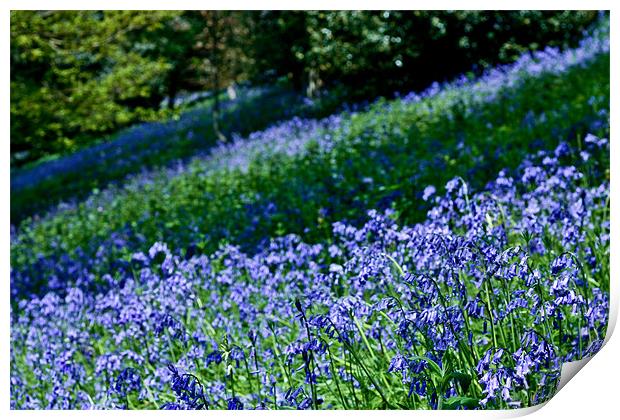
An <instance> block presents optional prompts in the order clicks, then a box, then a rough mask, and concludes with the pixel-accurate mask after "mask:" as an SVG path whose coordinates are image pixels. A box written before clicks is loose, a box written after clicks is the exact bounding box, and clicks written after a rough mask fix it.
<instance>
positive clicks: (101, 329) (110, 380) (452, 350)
mask: <svg viewBox="0 0 620 420" xmlns="http://www.w3.org/2000/svg"><path fill="white" fill-rule="evenodd" d="M606 145H607V141H606V140H605V139H598V138H596V137H594V136H589V137H588V138H587V139H586V143H585V145H584V149H583V150H582V153H581V156H582V157H581V159H588V160H589V159H590V157H591V156H595V155H596V154H600V151H597V149H599V148H601V147H602V148H605V147H606ZM570 154H571V151H570V149H569V147H568V146H567V145H566V144H564V143H563V144H561V145H560V146H559V147H558V148H557V149H556V150H555V151H554V153H551V154H546V153H539V154H537V155H536V156H534V157H532V158H530V159H527V160H526V161H525V162H523V163H522V165H521V166H520V168H519V170H518V171H516V172H515V173H514V174H510V173H507V172H505V171H504V172H502V173H500V174H499V176H498V177H497V179H496V180H495V181H493V182H492V183H490V184H489V185H488V186H487V188H486V189H484V190H483V191H481V192H479V193H473V192H470V191H469V189H468V185H467V184H466V183H465V182H464V181H463V179H461V178H454V179H452V180H451V181H449V182H448V183H447V185H446V187H445V191H446V192H445V194H443V195H437V192H436V188H435V187H433V186H429V187H427V188H426V189H425V198H426V199H427V200H429V201H430V202H432V205H433V207H432V209H431V210H430V211H429V212H428V216H427V220H426V221H425V222H423V223H420V224H417V225H414V226H411V227H401V226H398V224H397V223H396V222H395V221H394V220H393V219H392V217H391V214H390V212H387V213H386V214H380V213H378V212H376V211H370V212H368V220H367V222H366V224H364V225H363V226H362V227H361V228H356V227H354V226H351V225H347V224H345V223H335V224H334V225H333V241H332V242H331V243H325V244H314V245H312V244H306V243H304V242H302V241H301V239H300V238H299V237H298V236H296V235H287V236H284V237H280V238H276V239H273V240H271V241H270V243H269V245H268V246H267V247H266V248H265V249H264V250H262V251H261V252H259V253H257V254H255V255H253V256H250V255H247V254H245V253H243V252H241V251H240V250H239V248H238V247H235V246H232V245H228V246H224V247H222V248H221V249H219V250H218V251H217V252H215V253H214V254H212V255H208V256H207V255H191V253H190V254H188V255H176V254H174V253H173V252H171V251H170V250H169V248H168V247H167V245H166V244H165V243H161V242H158V243H155V244H154V245H153V246H152V247H151V248H150V249H149V250H148V252H145V253H142V252H137V253H135V254H134V255H133V256H132V259H131V270H130V272H125V271H123V270H120V271H118V272H112V273H110V275H108V276H106V278H105V279H104V280H105V281H106V282H108V283H109V289H108V291H107V292H105V293H100V294H94V293H89V292H87V291H84V290H82V289H80V288H70V289H69V290H67V293H66V295H65V296H64V297H60V296H59V295H57V294H55V293H48V294H46V295H45V296H43V297H42V298H35V299H31V300H22V301H20V302H19V305H18V306H19V309H18V310H14V311H13V314H12V318H13V320H12V321H13V322H12V325H13V326H12V341H13V349H12V350H13V351H12V352H11V357H12V371H11V386H12V392H11V400H12V404H13V406H14V407H23V408H45V407H47V408H95V407H96V408H123V407H129V408H138V407H144V408H146V407H149V408H156V407H162V408H169V409H183V408H229V409H235V408H268V409H277V408H332V407H338V408H475V407H483V408H509V407H523V406H528V405H533V404H537V403H539V402H542V401H544V400H545V399H547V398H549V397H550V396H551V395H552V393H553V392H554V390H555V387H556V384H557V380H558V377H559V369H560V366H561V363H562V362H563V361H568V360H574V359H577V358H581V357H584V356H585V355H588V354H592V353H593V352H595V351H597V350H598V348H599V347H600V345H601V343H602V340H603V338H604V336H605V331H606V325H607V314H608V302H609V299H608V278H609V277H608V276H609V272H608V267H609V262H608V255H609V254H608V252H609V222H608V216H607V209H608V198H609V185H608V183H607V182H603V183H602V184H600V185H595V186H591V185H589V183H588V175H587V174H588V173H590V174H592V173H595V172H596V171H597V170H600V169H601V168H596V167H595V165H588V164H587V163H588V162H582V163H583V164H582V165H580V166H582V167H584V168H587V170H584V172H580V171H579V170H577V168H576V167H575V166H563V165H562V164H561V162H562V161H563V160H565V159H567V157H570Z"/></svg>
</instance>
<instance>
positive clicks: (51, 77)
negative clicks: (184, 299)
mask: <svg viewBox="0 0 620 420" xmlns="http://www.w3.org/2000/svg"><path fill="white" fill-rule="evenodd" d="M596 16H597V12H592V11H583V12H579V11H578V12H575V11H572V12H568V11H552V12H541V11H518V12H479V11H451V12H448V11H445V12H443V11H436V12H430V11H398V12H393V11H372V12H360V11H328V12H325V11H305V12H297V11H258V12H250V11H240V12H232V11H13V12H11V165H12V166H14V167H18V166H23V165H25V164H28V163H30V162H33V161H37V160H40V159H42V158H45V157H48V158H49V157H53V156H58V155H62V154H66V153H69V152H71V151H74V150H76V149H78V148H80V147H83V146H85V145H88V144H91V143H92V142H94V141H96V140H98V139H100V138H102V137H103V136H105V135H107V134H110V133H112V132H115V131H117V130H119V129H120V128H123V127H126V126H128V125H131V124H133V123H136V122H139V121H150V120H156V119H162V118H167V117H170V116H171V115H173V114H174V113H175V112H178V110H177V109H176V105H175V104H176V102H177V101H176V100H177V98H178V97H179V95H181V94H188V93H193V92H205V91H208V92H211V96H212V97H213V106H212V110H213V114H214V117H215V118H214V122H215V124H217V121H218V118H217V116H218V113H219V112H220V97H221V96H222V95H224V94H225V93H226V92H228V95H232V96H234V94H235V86H237V85H239V84H253V85H266V84H274V83H279V84H282V83H284V84H286V85H288V86H289V87H290V89H294V90H296V91H299V92H303V93H304V94H306V95H308V96H310V97H316V96H321V95H337V96H338V100H340V101H343V102H344V101H361V100H369V99H374V98H376V97H379V96H391V95H393V94H394V92H397V91H399V92H403V93H405V92H408V91H410V90H417V89H423V88H425V87H427V86H428V85H429V84H430V83H432V82H434V81H443V80H447V79H450V78H453V77H455V76H457V75H459V74H461V73H464V72H470V71H471V72H473V74H476V73H480V72H482V71H483V70H484V69H485V68H487V67H489V66H491V65H495V64H498V63H505V62H510V61H513V60H514V59H515V58H517V57H518V56H519V55H520V54H522V53H523V52H525V51H528V50H536V49H538V48H541V47H543V46H547V45H551V46H567V45H571V44H574V43H575V42H576V40H578V39H579V37H580V35H581V32H582V31H583V30H584V29H585V28H586V27H587V26H588V25H589V24H591V23H592V21H593V20H595V19H596ZM214 128H215V129H216V130H215V131H216V133H219V134H218V136H219V137H220V138H221V139H222V140H224V136H223V134H221V132H219V130H218V129H217V126H216V127H214Z"/></svg>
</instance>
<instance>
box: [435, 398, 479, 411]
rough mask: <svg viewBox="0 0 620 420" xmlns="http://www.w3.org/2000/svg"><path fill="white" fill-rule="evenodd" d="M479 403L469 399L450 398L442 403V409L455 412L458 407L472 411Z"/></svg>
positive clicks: (474, 399)
mask: <svg viewBox="0 0 620 420" xmlns="http://www.w3.org/2000/svg"><path fill="white" fill-rule="evenodd" d="M478 404H479V401H478V400H477V399H476V398H471V397H460V396H459V397H450V398H448V399H446V400H445V401H444V402H443V405H442V408H443V409H445V410H455V409H457V408H460V407H465V408H469V409H473V408H476V407H478Z"/></svg>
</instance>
